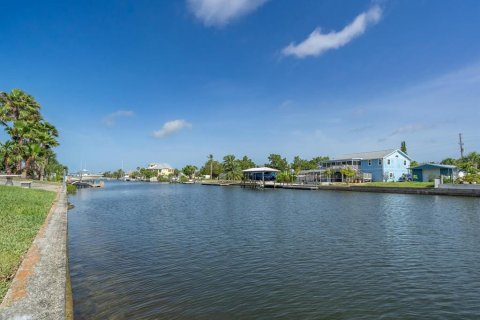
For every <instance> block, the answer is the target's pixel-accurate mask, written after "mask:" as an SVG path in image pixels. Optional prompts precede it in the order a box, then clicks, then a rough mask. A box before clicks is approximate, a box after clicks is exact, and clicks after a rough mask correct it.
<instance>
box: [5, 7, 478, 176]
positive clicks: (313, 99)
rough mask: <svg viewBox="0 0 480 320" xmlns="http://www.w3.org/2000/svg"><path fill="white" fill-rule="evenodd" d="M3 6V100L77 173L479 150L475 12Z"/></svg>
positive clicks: (431, 156)
mask: <svg viewBox="0 0 480 320" xmlns="http://www.w3.org/2000/svg"><path fill="white" fill-rule="evenodd" d="M0 2H1V3H0V4H1V8H2V10H1V11H0V70H1V71H0V90H1V91H10V90H11V89H13V88H21V89H23V90H25V91H27V92H28V93H30V94H32V95H33V96H35V97H36V98H37V100H38V101H39V102H40V103H41V105H42V106H43V112H44V114H45V116H46V118H47V119H48V120H49V121H51V122H53V123H54V124H55V125H56V126H57V127H58V129H59V131H60V134H61V136H60V142H61V146H60V147H58V148H57V153H58V156H59V159H60V161H61V162H63V163H65V164H67V165H68V166H69V168H70V169H71V170H72V171H74V170H77V169H78V168H79V167H80V165H81V163H82V162H83V163H86V167H87V168H88V169H91V170H93V171H103V170H111V169H116V168H119V167H120V166H121V165H122V162H123V163H124V167H125V169H131V168H135V167H137V166H146V165H147V164H148V163H149V162H167V163H170V164H171V165H173V166H175V167H179V168H181V167H182V166H184V165H185V164H188V163H193V164H195V165H198V166H200V165H202V164H203V163H204V162H205V161H206V159H207V155H208V154H210V153H212V154H213V155H214V156H215V157H216V158H217V159H220V158H221V157H223V155H225V154H230V153H233V154H235V155H237V156H243V155H244V154H247V155H249V156H250V157H251V158H253V160H254V161H256V162H258V163H260V164H263V163H265V162H266V161H267V156H268V154H270V153H279V154H281V155H283V156H285V157H287V158H288V159H289V160H291V159H292V158H293V156H295V155H300V156H301V157H304V158H311V157H313V156H317V155H328V156H330V157H335V156H336V155H339V154H343V153H350V152H360V151H370V150H382V149H389V148H396V147H398V146H399V145H400V142H401V141H402V140H405V141H406V142H407V147H408V150H409V154H410V155H411V156H412V157H413V158H414V159H416V160H418V161H439V160H441V159H443V158H446V157H458V155H459V151H458V150H459V147H458V133H460V132H461V133H463V136H464V141H465V149H466V151H467V152H470V151H480V133H479V132H480V131H479V129H478V124H479V120H480V41H479V40H478V39H480V22H479V21H480V20H479V19H478V17H479V16H480V2H479V1H476V0H470V1H469V0H464V1H448V0H445V1H434V0H429V1H425V0H424V1H420V0H419V1H399V0H390V1H388V0H386V1H360V0H351V1H333V0H330V1H321V0H318V1H306V0H305V1H303V0H296V1H288V0H270V1H267V0H229V1H227V0H178V1H143V0H135V1H117V0H115V1H113V0H112V1H108V0H104V1H77V2H75V3H74V2H72V1H47V2H39V1H0ZM5 138H6V137H5V135H4V134H2V135H0V139H2V140H4V139H5Z"/></svg>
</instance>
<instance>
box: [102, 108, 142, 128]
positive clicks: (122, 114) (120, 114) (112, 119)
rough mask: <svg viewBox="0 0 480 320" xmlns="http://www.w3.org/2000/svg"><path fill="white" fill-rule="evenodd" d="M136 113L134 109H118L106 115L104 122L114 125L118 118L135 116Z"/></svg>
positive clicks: (110, 125)
mask: <svg viewBox="0 0 480 320" xmlns="http://www.w3.org/2000/svg"><path fill="white" fill-rule="evenodd" d="M134 115H135V114H134V113H133V111H125V110H118V111H115V112H112V113H110V114H108V115H107V116H105V118H103V123H104V124H105V125H107V126H109V127H112V126H114V125H115V121H116V120H117V119H118V118H127V117H133V116H134Z"/></svg>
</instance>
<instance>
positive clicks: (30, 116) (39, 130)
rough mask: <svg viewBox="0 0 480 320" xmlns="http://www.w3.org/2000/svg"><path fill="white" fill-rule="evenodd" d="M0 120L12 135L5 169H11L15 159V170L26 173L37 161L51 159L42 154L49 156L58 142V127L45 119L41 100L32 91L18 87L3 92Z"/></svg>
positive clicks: (5, 155)
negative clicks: (35, 97)
mask: <svg viewBox="0 0 480 320" xmlns="http://www.w3.org/2000/svg"><path fill="white" fill-rule="evenodd" d="M0 124H1V125H2V126H4V127H5V131H6V132H7V133H8V134H9V135H10V138H11V140H10V141H11V143H10V144H9V146H8V153H6V154H4V155H3V162H4V164H5V163H8V168H5V170H9V171H10V169H11V166H10V162H12V161H13V162H14V170H15V171H16V172H17V173H19V172H22V175H23V176H24V177H25V176H26V175H27V174H28V173H29V172H30V168H31V166H32V165H33V164H34V162H35V161H39V162H42V163H48V159H46V158H45V159H44V158H42V157H48V156H49V154H50V153H48V152H47V151H48V150H50V149H51V148H53V147H55V146H57V145H58V141H57V137H58V131H57V129H56V128H55V127H54V126H53V125H52V124H50V123H48V122H47V121H45V120H44V119H43V117H42V115H41V113H40V104H39V103H38V102H37V101H36V100H35V99H34V98H33V97H32V96H31V95H28V94H27V93H25V92H23V91H21V90H19V89H14V90H12V91H11V92H10V93H5V92H0ZM22 164H24V165H25V166H24V167H23V168H22ZM40 176H42V174H40Z"/></svg>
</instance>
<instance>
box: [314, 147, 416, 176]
mask: <svg viewBox="0 0 480 320" xmlns="http://www.w3.org/2000/svg"><path fill="white" fill-rule="evenodd" d="M411 161H412V159H411V158H410V157H409V156H408V155H407V154H406V153H404V152H402V151H401V150H399V149H389V150H381V151H371V152H361V153H352V154H346V155H342V156H339V157H337V158H336V159H332V160H328V161H324V162H323V163H322V164H321V165H320V170H327V169H330V171H332V172H333V174H332V176H331V179H332V181H343V176H342V174H341V170H342V169H343V168H347V167H349V168H351V169H353V170H355V172H356V177H355V178H354V179H355V180H357V181H358V180H362V181H365V180H367V179H368V180H371V181H398V180H399V179H400V178H401V177H404V176H407V175H408V174H409V168H410V162H411Z"/></svg>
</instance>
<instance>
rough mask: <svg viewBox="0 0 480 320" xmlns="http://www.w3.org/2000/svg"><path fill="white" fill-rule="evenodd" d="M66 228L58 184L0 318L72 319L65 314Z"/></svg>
mask: <svg viewBox="0 0 480 320" xmlns="http://www.w3.org/2000/svg"><path fill="white" fill-rule="evenodd" d="M50 187H51V186H50ZM35 188H42V185H41V184H36V185H35ZM49 189H50V188H49ZM67 228H68V225H67V194H66V187H65V185H62V186H58V187H57V197H56V199H55V201H54V202H53V204H52V207H51V208H50V211H49V213H48V215H47V217H46V219H45V222H44V223H43V225H42V226H41V228H40V230H39V231H38V233H37V235H36V237H35V239H34V240H33V243H32V245H31V246H30V248H29V249H28V251H27V253H26V254H25V257H24V259H23V260H22V262H21V264H20V267H19V268H18V270H17V272H16V273H15V277H14V279H13V281H12V283H11V284H10V287H9V289H8V291H7V294H6V295H5V297H4V299H3V301H2V303H1V304H0V319H4V318H6V319H17V318H18V319H24V318H25V319H72V317H70V318H69V317H68V316H71V314H72V312H71V307H72V306H71V304H70V303H69V297H71V292H69V288H70V287H69V285H68V282H69V275H68V257H67Z"/></svg>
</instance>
